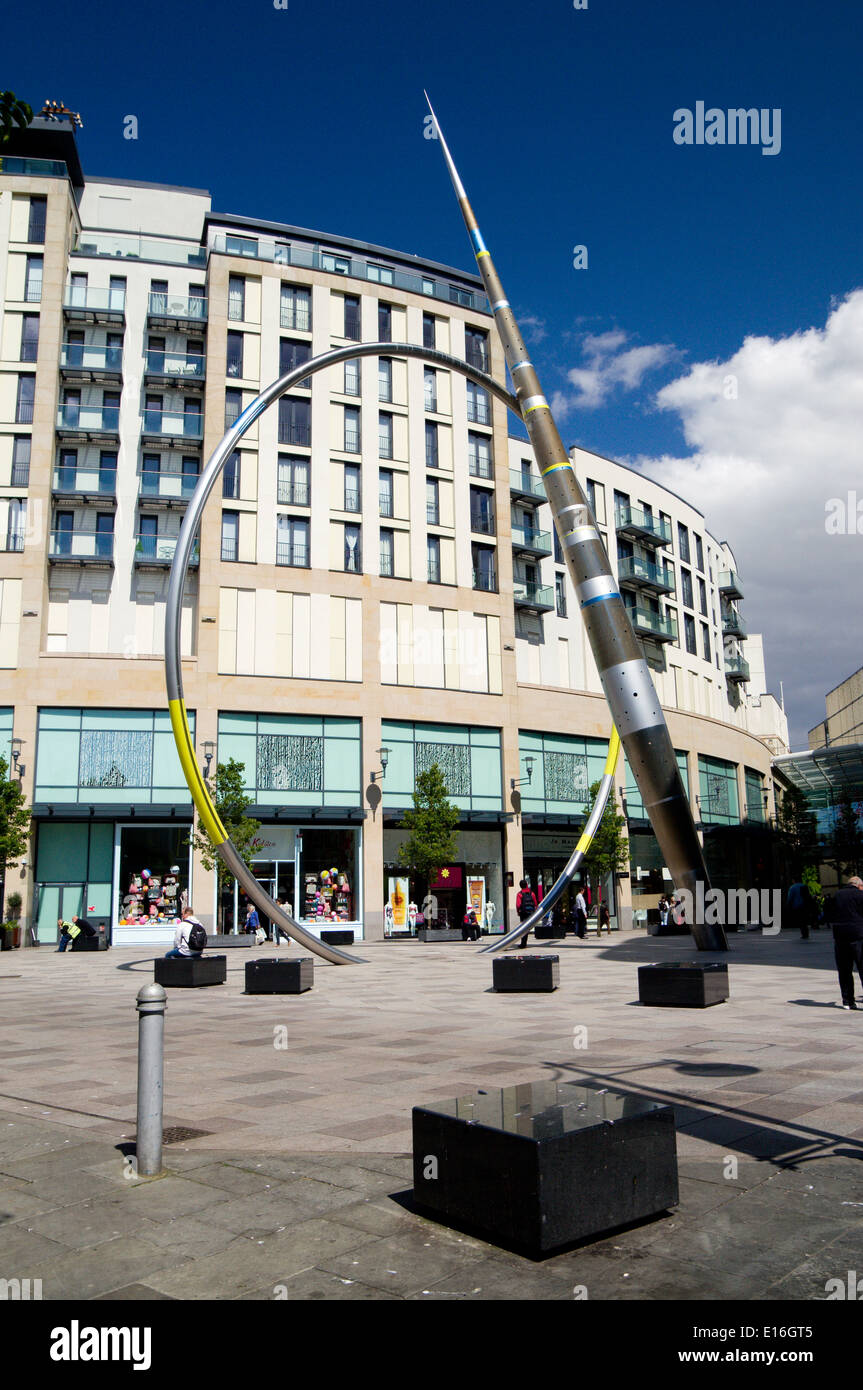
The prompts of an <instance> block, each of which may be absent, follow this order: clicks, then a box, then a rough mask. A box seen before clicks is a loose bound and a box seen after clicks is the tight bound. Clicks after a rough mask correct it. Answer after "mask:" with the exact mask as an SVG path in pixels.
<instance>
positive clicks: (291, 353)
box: [279, 338, 358, 394]
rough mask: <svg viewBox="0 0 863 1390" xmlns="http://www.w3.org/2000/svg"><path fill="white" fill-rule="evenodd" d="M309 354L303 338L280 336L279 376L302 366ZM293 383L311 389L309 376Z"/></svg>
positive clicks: (307, 344)
mask: <svg viewBox="0 0 863 1390" xmlns="http://www.w3.org/2000/svg"><path fill="white" fill-rule="evenodd" d="M311 355H312V349H311V345H310V344H309V343H307V342H305V341H304V339H302V338H281V339H280V340H279V376H284V375H285V372H290V371H293V369H294V367H302V366H303V364H304V363H305V362H308V360H309V358H310V357H311ZM295 385H297V386H300V387H302V389H303V390H311V386H312V378H311V377H310V376H307V377H304V378H303V379H302V381H298V382H295ZM357 394H358V393H357Z"/></svg>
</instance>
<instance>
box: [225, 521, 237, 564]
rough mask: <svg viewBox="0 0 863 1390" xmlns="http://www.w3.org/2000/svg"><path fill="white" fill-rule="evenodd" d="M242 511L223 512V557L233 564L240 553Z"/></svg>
mask: <svg viewBox="0 0 863 1390" xmlns="http://www.w3.org/2000/svg"><path fill="white" fill-rule="evenodd" d="M239 546H240V513H239V512H222V559H223V560H225V561H227V562H229V563H231V564H233V563H234V561H235V560H236V559H237V556H238V554H239Z"/></svg>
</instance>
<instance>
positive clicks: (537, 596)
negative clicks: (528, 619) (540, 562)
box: [512, 579, 555, 613]
mask: <svg viewBox="0 0 863 1390" xmlns="http://www.w3.org/2000/svg"><path fill="white" fill-rule="evenodd" d="M512 598H513V603H514V604H515V606H516V608H526V609H528V610H529V611H530V612H531V613H551V612H553V611H554V606H555V603H554V589H553V588H552V587H551V585H550V584H529V583H528V582H527V580H524V579H514V580H513V584H512Z"/></svg>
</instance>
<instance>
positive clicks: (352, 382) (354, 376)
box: [345, 357, 360, 396]
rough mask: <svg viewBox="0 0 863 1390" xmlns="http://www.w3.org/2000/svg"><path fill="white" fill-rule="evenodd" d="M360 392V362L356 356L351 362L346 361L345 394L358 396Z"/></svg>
mask: <svg viewBox="0 0 863 1390" xmlns="http://www.w3.org/2000/svg"><path fill="white" fill-rule="evenodd" d="M359 394H360V363H359V358H357V357H355V358H354V359H353V360H352V361H351V362H346V363H345V395H346V396H358V395H359Z"/></svg>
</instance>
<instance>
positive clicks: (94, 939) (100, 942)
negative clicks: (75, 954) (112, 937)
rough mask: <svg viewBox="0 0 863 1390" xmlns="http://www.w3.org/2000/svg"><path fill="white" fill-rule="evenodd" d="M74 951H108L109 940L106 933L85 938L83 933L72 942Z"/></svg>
mask: <svg viewBox="0 0 863 1390" xmlns="http://www.w3.org/2000/svg"><path fill="white" fill-rule="evenodd" d="M71 949H72V950H73V951H107V949H108V938H107V936H106V935H105V933H104V932H98V933H97V934H96V936H85V935H84V933H83V932H82V933H81V935H80V936H76V937H75V940H74V941H73V942H72V946H71Z"/></svg>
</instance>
